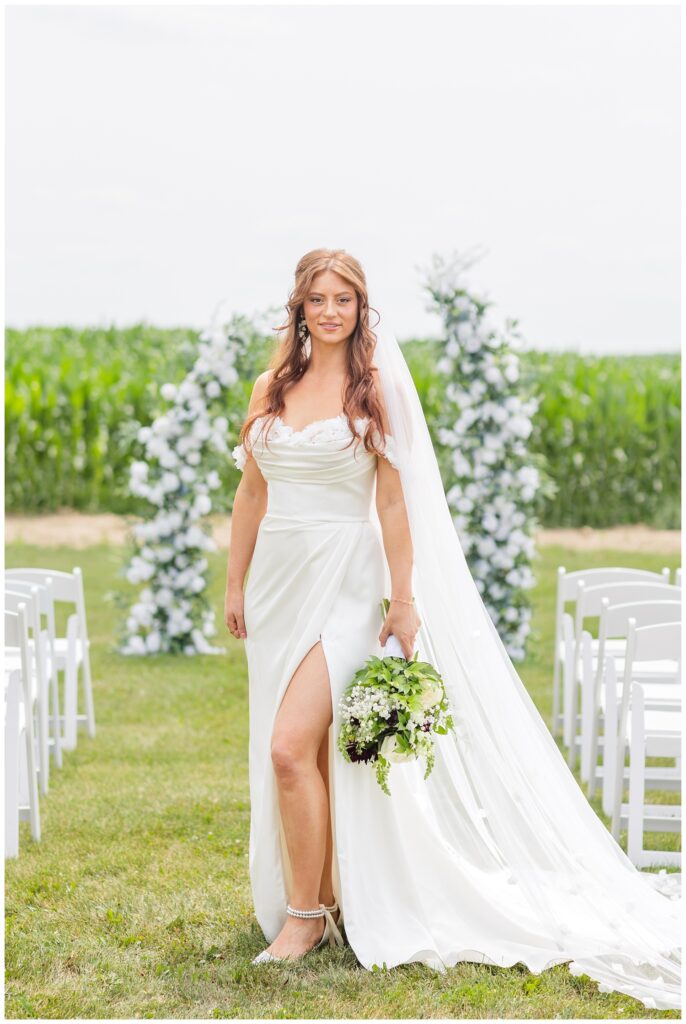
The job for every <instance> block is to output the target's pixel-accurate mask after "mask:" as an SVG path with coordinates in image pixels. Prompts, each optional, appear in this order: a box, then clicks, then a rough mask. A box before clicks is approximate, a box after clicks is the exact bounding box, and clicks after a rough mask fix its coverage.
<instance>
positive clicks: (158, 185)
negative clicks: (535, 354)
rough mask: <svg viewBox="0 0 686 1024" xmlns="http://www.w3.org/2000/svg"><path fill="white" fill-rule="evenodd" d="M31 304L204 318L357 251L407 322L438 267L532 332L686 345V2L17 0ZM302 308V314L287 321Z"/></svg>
mask: <svg viewBox="0 0 686 1024" xmlns="http://www.w3.org/2000/svg"><path fill="white" fill-rule="evenodd" d="M6 27H7V32H6V47H7V61H6V67H7V71H6V74H7V79H6V81H7V94H6V125H7V129H6V130H7V138H6V143H7V147H8V152H7V163H6V167H7V174H6V224H7V229H6V231H7V233H6V320H7V323H8V324H9V325H10V326H14V327H23V326H27V325H29V324H61V323H72V324H77V325H85V324H109V323H116V324H117V325H128V324H131V323H133V322H136V321H138V320H140V319H145V320H148V321H149V322H151V323H154V324H157V325H160V326H169V325H189V326H196V327H202V326H203V325H205V324H206V323H207V322H208V321H209V320H210V318H211V316H212V313H213V311H214V309H215V307H217V305H218V304H219V303H223V307H224V309H226V310H229V311H231V310H235V311H239V312H243V313H247V314H250V315H252V314H253V313H256V312H257V311H259V310H263V309H265V308H266V307H268V306H270V305H277V306H280V307H281V311H282V312H283V303H284V301H285V299H286V298H287V295H288V292H289V291H290V289H291V287H292V283H293V272H294V269H295V265H296V263H297V261H298V259H299V258H300V256H301V255H302V254H303V253H305V252H306V251H308V250H309V249H312V248H316V247H319V246H327V247H342V248H345V249H347V250H348V251H349V252H351V253H353V254H354V255H355V256H356V257H357V258H358V259H359V260H360V261H361V262H362V264H363V266H364V267H365V270H366V272H367V278H368V283H369V286H370V299H371V302H372V305H374V306H376V307H377V308H380V309H381V310H382V312H383V313H384V315H385V318H386V319H387V321H388V322H390V323H392V325H393V327H394V328H395V330H396V332H397V334H398V336H399V337H400V338H401V339H403V338H406V337H409V336H413V335H414V336H417V335H418V336H429V335H434V336H435V335H436V334H437V333H438V331H439V322H438V320H437V318H436V316H435V315H434V314H430V313H428V312H427V311H426V308H425V307H426V301H425V298H424V296H423V293H422V288H421V268H422V267H425V266H426V265H427V264H428V263H429V262H430V260H431V256H432V254H433V253H435V252H439V253H449V252H451V251H453V250H455V249H457V250H460V251H467V250H471V249H473V248H479V249H480V250H481V251H482V252H484V253H485V255H484V256H483V258H482V259H481V260H480V261H479V262H478V263H477V264H476V265H475V266H474V268H473V269H472V271H471V272H470V277H469V280H470V281H471V283H472V285H473V287H474V288H475V289H477V290H478V291H481V292H482V293H485V294H486V295H487V296H488V297H490V298H491V299H492V300H493V302H494V303H495V307H494V312H495V313H496V315H498V314H499V315H501V316H504V315H510V316H514V317H518V318H519V321H520V328H521V330H522V332H523V335H524V338H525V341H526V343H527V344H528V345H531V346H534V347H537V348H549V349H552V348H555V349H560V348H572V349H576V350H579V351H584V352H601V351H602V352H650V351H653V352H657V351H669V350H675V349H677V348H678V347H679V314H680V309H679V212H680V192H679V174H680V140H679V40H680V31H679V29H680V26H679V10H678V8H677V7H676V6H674V7H617V6H615V7H608V6H598V7H593V6H588V7H572V6H570V7H545V6H511V7H494V6H483V5H481V6H478V7H477V6H451V7H437V6H430V7H418V6H409V7H408V6H390V7H389V6H384V7H379V6H373V7H369V6H357V7H355V6H352V7H351V6H346V7H344V6H335V7H328V6H296V7H285V6H284V7H267V6H251V7H242V6H214V7H212V6H195V7H194V6H181V7H167V6H161V7H152V6H142V7H131V6H120V7H117V6H107V7H98V6H81V7H78V6H70V7H39V6H34V7H8V8H6ZM273 322H274V323H278V322H279V318H278V314H277V318H276V319H275V320H274V321H273Z"/></svg>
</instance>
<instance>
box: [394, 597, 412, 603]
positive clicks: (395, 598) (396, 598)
mask: <svg viewBox="0 0 686 1024" xmlns="http://www.w3.org/2000/svg"><path fill="white" fill-rule="evenodd" d="M391 601H400V603H401V604H414V598H412V600H411V601H404V600H403V599H402V597H392V598H391Z"/></svg>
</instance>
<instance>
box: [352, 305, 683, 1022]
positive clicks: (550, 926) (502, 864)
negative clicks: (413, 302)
mask: <svg viewBox="0 0 686 1024" xmlns="http://www.w3.org/2000/svg"><path fill="white" fill-rule="evenodd" d="M370 326H371V325H370ZM372 330H373V333H374V334H375V335H376V338H377V344H376V347H375V351H374V360H373V361H374V364H375V365H376V366H377V367H378V369H379V374H380V381H381V386H382V389H383V398H384V401H385V404H386V408H387V412H388V417H389V422H390V431H391V434H392V436H393V438H394V442H395V451H396V455H397V459H398V464H399V472H400V479H401V482H402V487H403V493H404V498H405V504H406V507H407V512H408V517H409V523H410V531H411V535H412V544H413V554H414V570H413V572H414V594H415V598H416V606H417V611H418V613H419V616H420V619H421V621H422V625H421V627H420V630H419V633H418V636H417V641H416V643H415V649H417V648H418V649H419V652H420V655H419V656H420V658H425V659H426V660H428V661H430V662H432V663H433V664H434V665H435V666H436V667H437V669H438V671H439V672H440V673H441V675H442V677H443V680H444V683H445V687H446V692H447V695H448V698H449V700H450V702H451V705H452V710H453V716H454V719H455V722H456V735H455V736H453V735H451V734H449V735H448V736H445V737H444V736H439V737H437V738H436V764H435V768H434V771H433V774H432V775H431V776H430V777H429V779H428V781H427V783H426V786H425V792H426V800H427V801H428V804H427V812H428V813H430V814H431V816H432V819H433V820H434V821H435V822H437V823H438V827H439V829H440V833H441V835H442V837H443V838H444V840H445V842H446V843H447V844H448V845H449V846H450V845H452V846H453V848H455V847H456V846H457V847H460V848H461V853H462V854H464V852H465V847H466V846H467V845H469V849H470V850H471V851H472V852H473V855H474V856H475V857H477V858H478V859H479V860H480V865H479V866H480V868H482V869H483V870H487V871H488V872H489V873H490V877H492V878H493V881H494V884H496V885H502V884H504V883H506V884H507V886H515V887H516V886H518V887H519V889H520V895H523V896H524V898H525V899H526V902H527V904H528V907H529V909H530V911H531V913H532V914H533V917H534V919H535V921H536V928H537V934H538V935H539V936H540V935H541V934H545V935H546V936H549V937H550V940H551V942H550V946H551V948H554V949H557V950H559V955H558V956H556V957H555V958H554V959H551V960H550V961H549V963H547V964H546V966H552V965H553V964H554V963H563V962H567V961H571V963H570V970H571V971H572V973H574V974H581V973H585V974H587V975H589V976H590V977H591V978H594V979H596V980H597V981H598V982H599V983H600V986H601V991H611V990H616V991H619V992H623V993H626V994H628V995H630V996H633V997H635V998H636V999H639V1000H640V1001H641V1002H642V1003H644V1005H645V1006H647V1007H649V1008H657V1009H673V1008H678V1007H680V1005H681V997H680V993H681V986H680V975H681V971H680V965H681V955H680V942H681V937H680V936H681V928H680V925H681V903H680V900H679V899H674V898H669V897H668V896H667V895H665V894H663V893H662V892H661V891H660V890H659V882H660V881H661V880H662V881H664V880H665V879H666V878H667V879H668V878H670V876H669V875H667V876H665V875H662V876H656V875H651V874H646V873H641V872H640V871H638V870H637V869H636V868H635V867H634V865H633V864H632V863H631V861H630V860H629V859H628V857H627V856H626V855H625V854H624V853H623V851H622V850H621V848H620V847H619V845H618V844H617V843H616V841H615V840H614V839H613V838H612V836H611V834H610V832H609V831H608V830H607V828H606V827H605V826H604V825H603V823H602V821H601V820H600V819H599V818H598V817H597V815H596V814H595V812H594V810H593V808H592V807H591V805H590V804H589V803H588V801H587V800H586V798H585V796H584V794H583V793H582V791H581V790H580V788H579V786H578V785H577V782H576V780H575V778H574V776H573V775H572V773H571V772H570V770H569V768H568V767H567V764H566V762H565V759H564V757H563V756H562V754H561V753H560V751H559V749H558V747H557V744H556V743H555V741H554V739H553V738H552V736H551V734H550V732H549V730H548V728H547V726H546V724H545V722H544V721H543V719H542V717H541V715H540V714H539V712H538V710H537V708H536V706H535V704H534V702H533V700H532V699H531V697H530V696H529V694H528V692H527V690H526V688H525V686H524V684H523V683H522V681H521V679H520V677H519V675H518V674H517V671H516V669H515V667H514V665H513V664H512V661H511V660H510V657H509V655H508V654H507V651H506V649H505V647H504V645H503V643H502V641H501V640H500V637H499V636H498V633H497V631H496V629H495V627H494V625H493V623H492V621H491V619H490V616H489V614H488V612H487V610H486V608H485V605H484V603H483V601H482V599H481V595H480V593H479V590H478V588H477V586H476V584H475V582H474V579H473V578H472V575H471V573H470V571H469V567H468V565H467V562H466V560H465V557H464V554H463V551H462V547H461V545H460V542H459V539H458V536H457V533H456V531H455V527H454V525H453V522H452V518H451V514H450V509H449V506H448V503H447V500H446V497H445V492H444V489H443V484H442V480H441V475H440V471H439V467H438V462H437V459H436V455H435V452H434V449H433V444H432V441H431V436H430V433H429V430H428V427H427V423H426V419H425V416H424V412H423V410H422V406H421V403H420V400H419V396H418V394H417V390H416V388H415V385H414V382H413V380H412V376H411V374H410V371H409V368H408V366H407V363H406V361H405V357H404V356H403V353H402V350H401V348H400V346H399V344H398V342H397V340H396V338H395V335H394V333H393V331H392V330H391V329H389V328H388V327H387V326H385V325H384V324H379V325H378V326H376V327H373V328H372ZM372 518H373V521H374V523H375V525H376V527H377V529H380V526H379V522H378V517H377V516H376V514H375V511H374V509H372ZM388 582H389V581H387V583H388ZM458 808H459V816H458ZM465 815H468V816H469V823H470V829H469V836H467V835H466V834H465V828H464V823H465ZM503 891H504V892H508V891H512V890H508V889H507V888H504V889H503ZM486 952H487V951H486Z"/></svg>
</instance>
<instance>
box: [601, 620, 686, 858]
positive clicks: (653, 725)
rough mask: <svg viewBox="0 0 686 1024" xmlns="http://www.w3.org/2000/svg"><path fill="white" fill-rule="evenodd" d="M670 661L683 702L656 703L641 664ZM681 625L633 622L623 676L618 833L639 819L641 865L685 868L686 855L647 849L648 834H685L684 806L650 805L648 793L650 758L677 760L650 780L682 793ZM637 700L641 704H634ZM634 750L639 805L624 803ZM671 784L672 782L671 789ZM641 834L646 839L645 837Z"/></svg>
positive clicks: (615, 813)
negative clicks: (639, 674)
mask: <svg viewBox="0 0 686 1024" xmlns="http://www.w3.org/2000/svg"><path fill="white" fill-rule="evenodd" d="M659 658H667V659H670V660H673V661H674V662H675V663H676V666H677V670H676V675H675V679H676V680H677V681H676V682H675V683H674V687H675V689H678V690H679V697H678V699H676V700H674V701H672V702H671V703H666V702H665V701H663V700H657V701H653V700H652V698H651V696H650V690H649V685H648V684H646V683H636V682H635V674H636V666H637V665H638V663H642V662H649V661H654V660H657V659H659ZM680 680H681V622H667V623H659V624H656V625H650V626H640V627H638V626H637V625H636V622H635V620H633V619H631V620H630V622H629V635H628V638H627V645H626V656H625V664H624V672H623V675H622V687H621V703H620V705H619V709H618V710H619V714H618V725H617V741H616V756H615V770H614V777H613V779H612V790H613V799H612V835H613V836H614V837H615V839H618V838H619V833H620V829H621V827H622V825H627V826H628V824H629V820H630V818H631V817H632V816H633V835H632V851H633V852H634V854H635V855H636V857H637V859H638V861H640V862H641V863H640V864H638V863H637V866H647V865H648V863H650V864H657V863H663V864H680V862H681V856H680V854H678V853H674V852H663V851H652V852H649V851H645V850H644V849H643V832H644V831H653V832H671V831H680V830H681V805H680V804H679V805H674V804H645V803H644V789H645V782H646V779H647V769H646V767H645V758H646V756H649V757H666V758H674V759H675V762H676V763H675V766H674V768H671V769H670V768H661V769H657V773H654V774H653V775H652V777H651V779H650V786H651V788H653V789H667V788H678V789H679V790H680V789H681V778H680V757H681V733H682V719H681V710H682V703H681V692H680V691H681V682H680ZM633 697H636V698H637V701H638V704H637V705H636V706H634V705H633V703H632V698H633ZM627 746H628V748H629V761H630V763H629V787H630V793H631V782H632V767H631V766H632V764H633V765H634V768H633V781H634V783H635V784H636V786H637V787H638V789H637V791H636V792H635V793H634V796H633V801H632V800H631V795H630V803H629V804H624V803H622V795H623V792H624V788H625V765H624V762H625V757H626V750H627ZM669 783H672V785H671V786H670V785H669ZM639 836H640V838H639Z"/></svg>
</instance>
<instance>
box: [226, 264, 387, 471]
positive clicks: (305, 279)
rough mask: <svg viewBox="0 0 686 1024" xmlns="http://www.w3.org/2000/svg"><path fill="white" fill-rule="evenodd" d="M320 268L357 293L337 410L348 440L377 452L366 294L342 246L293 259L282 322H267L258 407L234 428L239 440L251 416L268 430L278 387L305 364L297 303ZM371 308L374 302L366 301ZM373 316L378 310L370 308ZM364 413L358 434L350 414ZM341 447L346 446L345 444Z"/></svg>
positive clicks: (372, 339) (379, 427)
mask: <svg viewBox="0 0 686 1024" xmlns="http://www.w3.org/2000/svg"><path fill="white" fill-rule="evenodd" d="M324 270H333V271H335V273H337V274H339V275H340V276H341V277H342V278H343V279H344V280H345V281H347V283H348V284H349V285H350V286H351V287H352V288H354V290H355V293H356V295H357V308H358V317H357V324H356V325H355V329H354V331H353V333H352V335H351V336H350V338H349V339H348V342H347V359H346V378H347V380H346V386H345V391H344V399H343V412H344V413H345V416H346V418H347V420H348V426H349V427H350V431H351V433H352V435H353V436H352V439H351V442H350V444H352V443H353V442H354V441H355V440H356V439H361V440H362V441H363V443H364V447H365V449H366V450H367V451H369V452H376V453H377V454H378V455H381V454H383V453H382V452H381V451H380V450H379V449H378V448H377V447H376V445H375V444H374V441H373V435H374V432H375V430H376V431H378V432H379V435H380V436H381V437H382V438H383V436H384V432H383V416H382V410H381V405H380V402H379V399H378V397H377V394H376V388H375V387H374V379H373V375H372V358H373V354H374V346H375V345H376V336H375V335H374V334H373V332H372V330H371V328H370V326H369V309H370V306H369V299H368V296H367V280H366V278H365V274H364V271H363V269H362V266H361V265H360V263H359V262H358V261H357V260H356V259H355V257H354V256H351V255H350V254H349V253H347V252H346V251H345V250H344V249H312V251H311V252H308V253H305V255H304V256H303V257H302V258H301V259H300V260H299V261H298V265H297V267H296V268H295V286H294V288H293V290H292V292H291V293H290V295H289V297H288V301H287V303H286V310H287V312H288V319H287V320H286V323H284V324H281V325H279V326H278V327H275V328H273V329H274V330H275V331H278V332H279V335H278V339H277V340H278V344H277V346H276V348H275V349H274V352H273V353H272V357H271V359H270V361H269V366H268V369H269V370H272V371H273V372H272V373H271V375H270V378H269V383H268V385H267V390H266V392H265V395H264V398H263V403H262V404H263V408H262V409H261V410H258V411H256V412H254V413H252V414H251V415H249V416H248V417H247V418H246V420H245V422H244V424H243V426H242V428H241V432H240V437H239V441H240V442H241V443H245V442H246V439H247V438H249V436H250V430H251V427H252V425H253V423H254V422H255V420H257V419H259V418H260V417H262V416H264V417H265V422H264V423H263V425H262V431H266V433H267V434H268V432H269V429H270V427H271V425H272V423H273V422H274V420H275V419H276V417H277V416H279V415H280V414H281V413H282V412H283V410H284V407H285V402H284V393H285V391H286V390H287V388H289V387H290V386H291V384H294V383H295V382H296V381H298V380H300V378H301V377H302V376H303V374H304V373H305V371H306V370H307V367H308V365H309V355H308V354H307V352H306V351H305V342H306V339H302V338H301V337H300V335H299V332H298V327H299V323H300V318H301V316H303V317H304V314H303V303H304V301H305V298H306V296H307V295H308V293H309V291H310V288H311V287H312V281H313V280H314V278H315V277H316V275H317V274H320V273H321V272H322V271H324ZM371 308H372V309H374V307H373V306H372V307H371ZM374 312H375V313H376V315H377V317H378V320H377V324H378V323H379V322H380V320H381V316H380V314H379V312H378V310H376V309H374ZM356 415H359V416H368V417H369V422H368V423H367V426H366V428H365V432H364V435H362V436H361V435H360V434H358V432H357V430H356V428H355V423H354V417H355V416H356ZM346 447H349V445H347V446H346Z"/></svg>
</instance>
